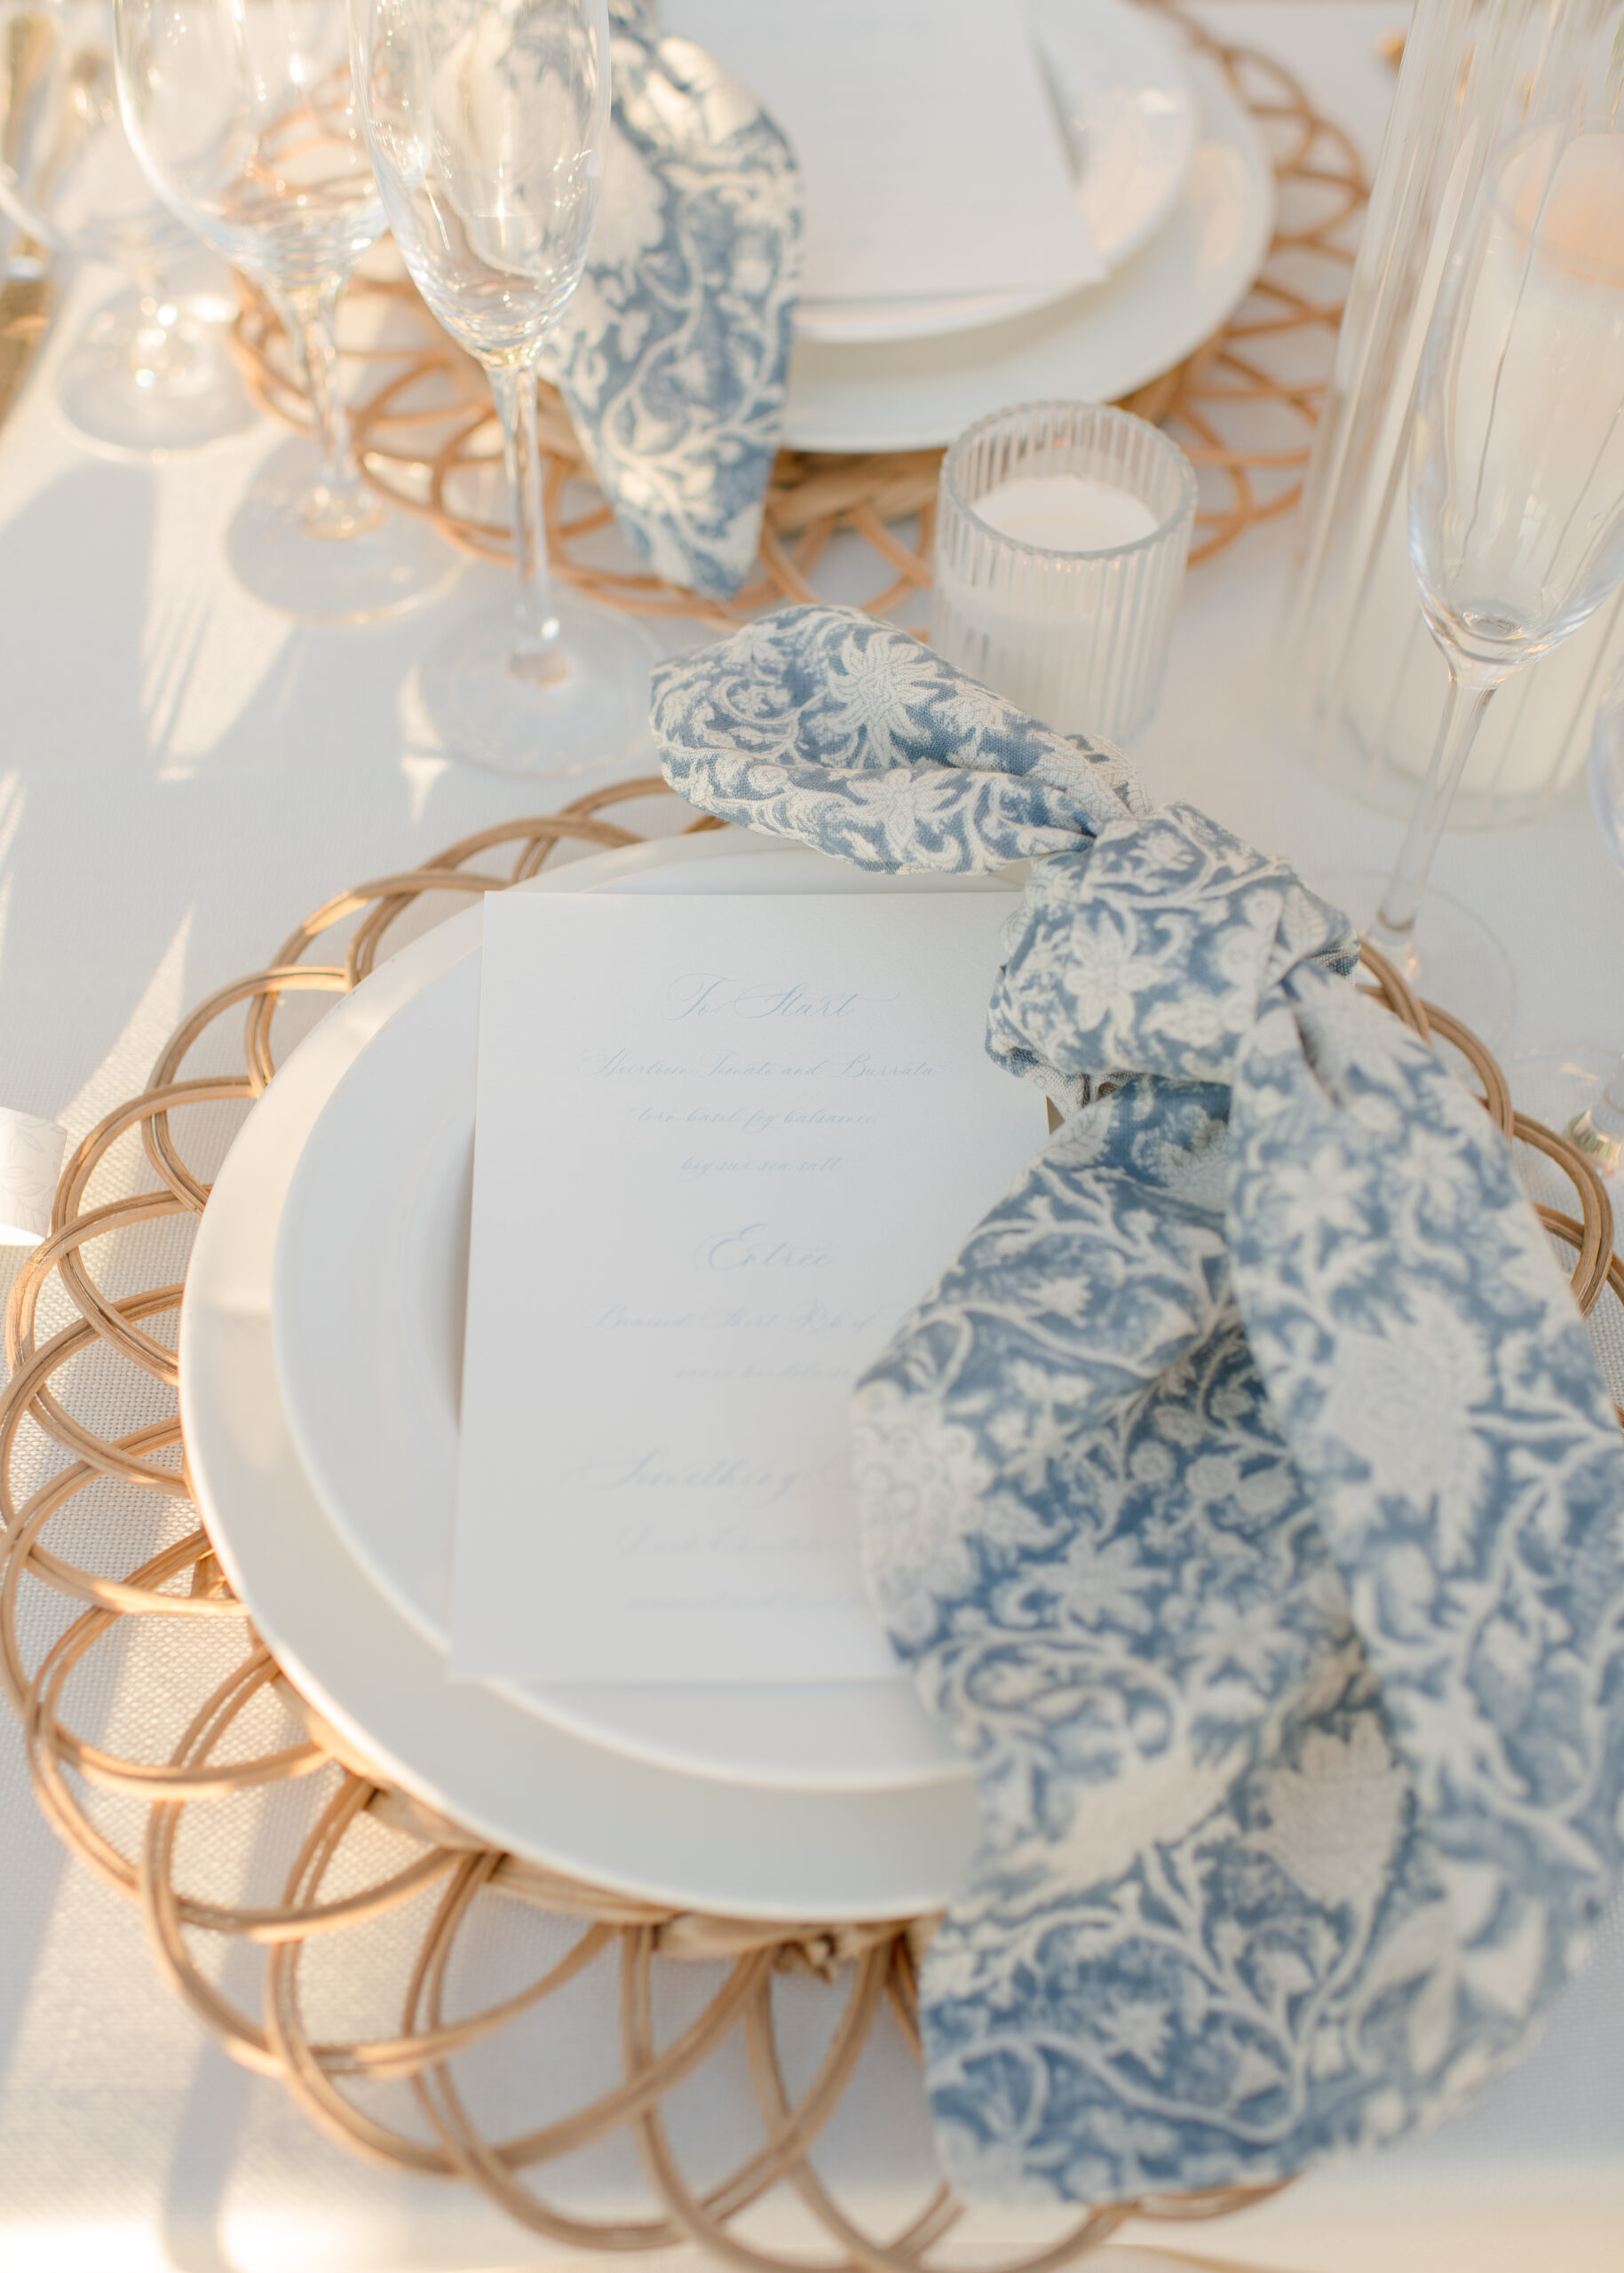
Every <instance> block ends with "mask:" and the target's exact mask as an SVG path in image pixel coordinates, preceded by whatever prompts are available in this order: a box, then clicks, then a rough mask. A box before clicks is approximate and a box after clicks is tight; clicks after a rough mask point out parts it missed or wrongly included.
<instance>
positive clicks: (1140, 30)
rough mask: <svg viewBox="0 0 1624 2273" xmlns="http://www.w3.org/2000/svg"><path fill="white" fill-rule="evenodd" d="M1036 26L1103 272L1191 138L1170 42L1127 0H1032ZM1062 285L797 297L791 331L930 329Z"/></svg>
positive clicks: (1151, 218) (850, 337) (1007, 307)
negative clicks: (908, 295)
mask: <svg viewBox="0 0 1624 2273" xmlns="http://www.w3.org/2000/svg"><path fill="white" fill-rule="evenodd" d="M1032 26H1033V33H1034V37H1035V39H1036V41H1037V44H1038V51H1039V55H1040V58H1041V59H1042V63H1043V65H1044V67H1045V69H1046V70H1047V72H1048V75H1049V79H1050V86H1051V88H1052V90H1053V92H1054V98H1055V107H1056V108H1057V110H1058V113H1059V114H1060V116H1061V119H1062V121H1063V123H1064V126H1065V129H1066V137H1067V139H1068V142H1069V144H1070V151H1069V154H1070V157H1071V162H1072V164H1073V169H1074V170H1075V173H1076V178H1077V202H1078V204H1079V205H1080V206H1081V208H1082V215H1083V218H1084V220H1085V221H1087V223H1088V225H1089V234H1090V235H1091V236H1092V238H1093V240H1094V244H1095V249H1097V252H1098V254H1099V257H1100V258H1101V259H1102V260H1103V261H1104V262H1105V270H1106V273H1107V274H1110V273H1113V272H1114V271H1115V270H1116V269H1118V268H1120V267H1121V265H1122V263H1123V262H1124V261H1125V260H1127V259H1129V257H1130V256H1131V255H1132V254H1134V253H1136V252H1137V250H1138V249H1139V247H1140V246H1141V245H1142V244H1144V243H1145V241H1146V239H1147V238H1149V237H1150V235H1151V234H1152V233H1153V231H1154V230H1155V229H1156V228H1158V227H1159V226H1160V225H1161V222H1162V221H1163V220H1164V219H1165V218H1166V217H1167V215H1168V212H1169V211H1170V210H1172V206H1173V203H1174V201H1175V199H1176V197H1177V195H1178V193H1179V190H1180V188H1181V187H1182V186H1183V184H1184V176H1185V174H1186V173H1187V172H1188V170H1189V167H1190V157H1191V153H1192V150H1193V149H1194V147H1195V135H1196V105H1195V98H1194V96H1193V95H1192V92H1191V90H1190V82H1189V78H1188V76H1187V75H1186V73H1185V70H1184V58H1183V53H1182V51H1181V48H1180V44H1179V42H1178V40H1177V39H1176V37H1175V36H1174V35H1173V34H1172V33H1171V32H1170V31H1169V30H1168V28H1167V27H1166V25H1165V24H1161V23H1158V22H1157V20H1156V19H1155V18H1154V17H1153V15H1150V14H1149V13H1147V12H1146V11H1145V9H1144V8H1142V7H1136V6H1130V5H1129V4H1128V0H1034V4H1033V7H1032ZM1066 297H1069V291H1068V290H1066V289H1063V290H1061V291H1059V292H1056V291H1053V290H1049V289H1045V290H1042V291H1037V292H1032V291H1023V292H976V293H968V292H967V293H959V294H955V296H954V297H951V298H935V299H926V298H923V297H922V298H919V299H907V300H803V301H802V302H801V304H800V305H799V306H798V307H797V309H796V319H795V328H796V337H798V338H801V339H812V340H820V341H824V342H828V343H832V344H835V345H849V344H852V343H860V342H874V341H880V340H891V339H919V338H926V337H941V336H942V335H943V334H945V333H947V332H955V331H973V330H975V329H978V328H979V327H980V326H981V325H983V324H989V323H1002V322H1003V321H1006V320H1007V319H1008V318H1010V317H1011V316H1018V315H1025V314H1026V313H1028V311H1030V310H1032V309H1034V308H1043V307H1048V306H1050V305H1052V303H1053V302H1054V301H1056V300H1058V299H1064V298H1066Z"/></svg>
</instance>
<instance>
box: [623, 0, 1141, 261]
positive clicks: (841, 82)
mask: <svg viewBox="0 0 1624 2273" xmlns="http://www.w3.org/2000/svg"><path fill="white" fill-rule="evenodd" d="M662 16H663V21H664V23H665V25H666V28H667V29H668V30H670V31H673V32H677V33H679V34H681V35H682V36H684V37H685V38H688V39H693V40H695V41H697V42H698V43H699V44H700V45H701V47H704V48H706V49H708V50H709V52H710V53H711V54H712V55H714V56H715V57H716V59H717V61H718V62H719V63H722V64H724V65H725V67H726V68H727V69H728V70H729V71H730V72H732V74H733V76H734V77H735V78H736V79H739V80H741V81H742V83H744V84H745V85H746V86H747V87H749V90H750V91H751V92H752V93H753V94H754V95H755V96H756V97H757V99H758V100H759V101H760V102H762V103H763V104H764V106H765V107H766V109H767V110H768V111H769V113H770V114H771V115H772V117H773V118H774V119H775V120H776V121H777V123H778V124H779V125H780V127H781V128H782V129H783V131H784V132H785V133H786V134H787V135H788V138H789V141H790V144H791V146H792V147H793V148H794V150H795V154H796V158H797V159H798V161H799V162H800V168H801V180H802V193H803V214H804V242H803V248H802V257H801V295H802V297H803V298H804V299H808V300H824V299H835V300H844V299H882V300H891V299H906V298H914V297H928V298H934V297H938V296H939V295H944V294H945V295H948V296H951V295H954V294H956V293H971V292H996V291H1010V290H1025V289H1032V290H1041V289H1054V290H1057V291H1059V290H1064V289H1066V288H1067V287H1069V286H1072V285H1082V284H1090V283H1093V282H1096V281H1097V280H1098V279H1099V278H1100V277H1101V276H1103V275H1104V274H1105V266H1104V264H1103V262H1102V261H1101V260H1100V258H1099V256H1098V253H1097V250H1096V249H1095V245H1094V241H1093V238H1092V236H1091V235H1090V234H1089V227H1088V224H1087V223H1086V221H1085V220H1084V219H1083V217H1082V212H1081V208H1080V206H1079V204H1078V202H1077V193H1076V186H1075V184H1074V182H1073V178H1072V174H1071V170H1070V166H1069V164H1068V162H1067V158H1066V149H1065V146H1064V144H1063V142H1062V140H1061V130H1060V125H1059V121H1058V118H1057V116H1056V114H1055V107H1054V102H1053V99H1052V98H1051V97H1050V93H1049V91H1048V90H1047V88H1046V87H1045V85H1044V83H1043V79H1042V66H1041V64H1040V63H1039V60H1038V57H1037V53H1036V51H1035V49H1034V44H1033V40H1032V34H1031V27H1030V25H1029V23H1028V21H1027V14H1026V7H1025V6H1024V5H1023V4H1021V0H665V5H664V8H663V11H662Z"/></svg>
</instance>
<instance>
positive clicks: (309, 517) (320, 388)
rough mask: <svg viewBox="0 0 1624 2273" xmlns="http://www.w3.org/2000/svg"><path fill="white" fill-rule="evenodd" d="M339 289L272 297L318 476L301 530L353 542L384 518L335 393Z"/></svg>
mask: <svg viewBox="0 0 1624 2273" xmlns="http://www.w3.org/2000/svg"><path fill="white" fill-rule="evenodd" d="M343 289H344V279H343V277H342V276H330V277H329V278H328V280H327V281H326V282H325V283H323V284H313V285H309V286H306V287H305V288H303V289H300V290H298V291H293V292H289V293H287V294H285V295H281V296H275V295H273V302H274V305H275V306H276V309H277V313H279V314H280V315H281V319H282V322H283V326H284V328H285V329H286V330H287V333H288V336H289V338H290V339H291V340H292V341H293V343H294V345H295V346H296V347H297V350H298V353H299V360H300V361H301V363H302V364H303V365H304V369H305V388H306V390H307V392H308V393H309V396H310V401H311V408H312V409H313V411H314V413H315V420H316V455H317V459H318V471H317V474H316V486H315V487H314V488H313V490H312V491H311V493H310V495H309V497H308V499H307V500H306V501H305V527H306V528H307V529H308V530H309V531H310V533H311V535H313V536H321V537H337V538H344V537H352V536H358V535H360V532H361V531H362V530H363V529H369V528H376V527H377V525H378V523H379V522H380V521H381V520H382V519H383V518H384V509H383V507H382V506H381V505H380V504H379V503H378V502H377V500H376V497H374V496H373V495H372V494H371V492H370V491H369V490H368V487H367V486H366V484H365V483H364V482H363V481H362V479H361V477H360V466H359V465H358V464H357V463H356V459H355V448H354V445H353V442H352V441H351V440H350V420H349V414H348V413H347V412H346V410H345V407H344V397H343V395H342V394H341V393H340V392H339V387H338V329H337V315H338V295H339V293H340V292H341V291H342V290H343Z"/></svg>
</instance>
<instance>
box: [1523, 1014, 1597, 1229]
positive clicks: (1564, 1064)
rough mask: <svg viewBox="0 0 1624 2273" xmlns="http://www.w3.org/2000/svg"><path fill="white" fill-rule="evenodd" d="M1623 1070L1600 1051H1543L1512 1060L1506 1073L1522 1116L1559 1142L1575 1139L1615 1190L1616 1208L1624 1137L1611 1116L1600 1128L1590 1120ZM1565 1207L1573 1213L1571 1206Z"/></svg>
mask: <svg viewBox="0 0 1624 2273" xmlns="http://www.w3.org/2000/svg"><path fill="white" fill-rule="evenodd" d="M1618 1065H1619V1061H1618V1059H1617V1058H1616V1057H1605V1056H1604V1055H1603V1054H1602V1052H1601V1051H1599V1050H1596V1051H1591V1050H1583V1049H1541V1050H1530V1051H1529V1052H1528V1053H1527V1054H1526V1055H1525V1056H1524V1057H1513V1058H1510V1059H1509V1060H1508V1061H1507V1064H1506V1067H1505V1074H1506V1079H1507V1080H1508V1081H1509V1082H1510V1084H1511V1102H1512V1104H1513V1105H1515V1106H1516V1107H1517V1111H1518V1112H1519V1113H1528V1114H1530V1115H1532V1117H1533V1119H1534V1120H1535V1121H1543V1122H1544V1123H1545V1126H1546V1127H1547V1128H1548V1129H1555V1130H1556V1131H1557V1135H1558V1136H1567V1137H1572V1138H1573V1142H1574V1143H1575V1144H1577V1145H1578V1146H1579V1149H1580V1152H1583V1153H1584V1154H1585V1156H1586V1158H1587V1159H1588V1160H1589V1163H1590V1165H1591V1167H1592V1168H1594V1169H1595V1170H1596V1174H1597V1175H1598V1176H1600V1177H1601V1179H1602V1181H1603V1183H1604V1184H1608V1185H1610V1186H1612V1189H1613V1193H1614V1200H1613V1204H1614V1206H1615V1208H1616V1207H1617V1206H1618V1205H1619V1200H1620V1194H1624V1137H1620V1136H1616V1135H1614V1134H1613V1130H1612V1122H1613V1121H1616V1116H1606V1117H1605V1118H1604V1120H1603V1121H1602V1122H1601V1124H1600V1125H1599V1126H1598V1125H1597V1123H1596V1122H1594V1121H1590V1120H1588V1117H1587V1116H1588V1113H1589V1110H1590V1107H1591V1106H1592V1105H1595V1104H1596V1101H1597V1099H1598V1098H1599V1097H1600V1096H1601V1093H1602V1091H1603V1089H1604V1088H1605V1086H1606V1084H1607V1083H1608V1082H1609V1081H1611V1080H1612V1076H1613V1074H1614V1073H1616V1072H1617V1071H1618ZM1566 1204H1568V1205H1569V1206H1570V1208H1571V1205H1572V1202H1571V1201H1569V1202H1568V1203H1566Z"/></svg>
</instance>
